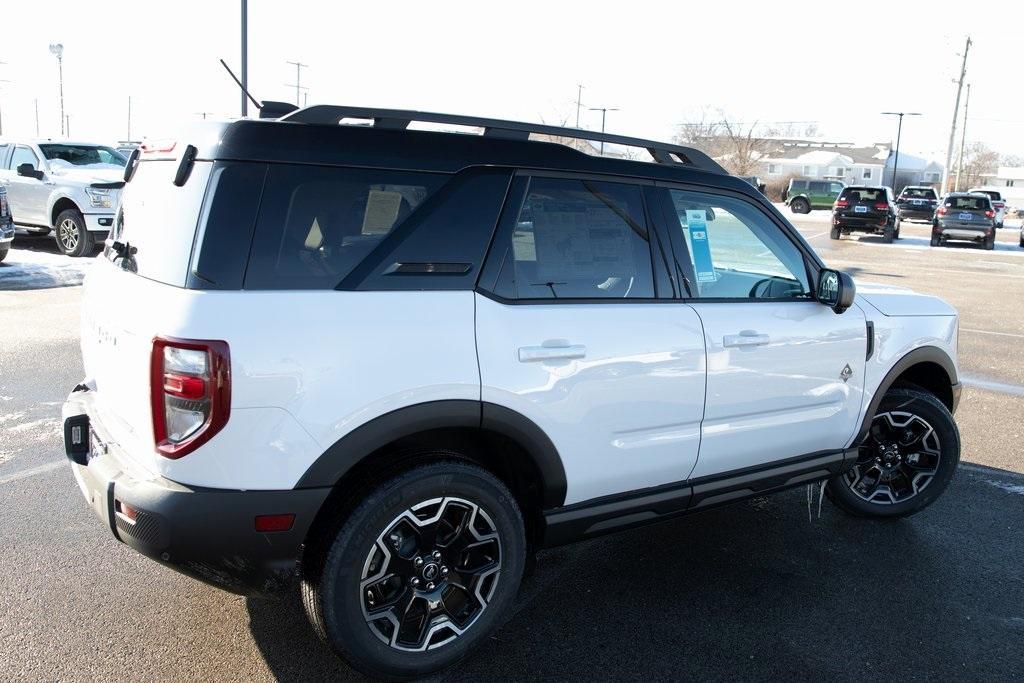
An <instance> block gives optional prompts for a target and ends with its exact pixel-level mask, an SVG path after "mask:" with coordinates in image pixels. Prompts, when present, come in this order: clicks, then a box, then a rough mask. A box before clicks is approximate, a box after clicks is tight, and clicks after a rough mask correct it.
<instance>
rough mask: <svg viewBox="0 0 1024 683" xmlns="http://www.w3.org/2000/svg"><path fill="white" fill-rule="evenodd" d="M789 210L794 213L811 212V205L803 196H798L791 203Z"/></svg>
mask: <svg viewBox="0 0 1024 683" xmlns="http://www.w3.org/2000/svg"><path fill="white" fill-rule="evenodd" d="M789 210H790V211H792V212H793V213H810V212H811V205H810V204H809V203H808V202H807V200H806V199H804V198H803V197H797V198H796V199H794V200H793V201H791V202H790V203H789Z"/></svg>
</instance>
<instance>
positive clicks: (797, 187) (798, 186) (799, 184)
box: [791, 180, 807, 192]
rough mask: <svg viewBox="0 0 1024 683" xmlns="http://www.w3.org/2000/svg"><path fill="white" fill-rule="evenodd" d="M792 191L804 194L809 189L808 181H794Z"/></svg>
mask: <svg viewBox="0 0 1024 683" xmlns="http://www.w3.org/2000/svg"><path fill="white" fill-rule="evenodd" d="M791 189H792V191H793V192H803V191H804V190H806V189H807V181H806V180H794V181H793V185H792V188H791Z"/></svg>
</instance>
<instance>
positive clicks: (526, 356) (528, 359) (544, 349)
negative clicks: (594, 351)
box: [519, 344, 587, 363]
mask: <svg viewBox="0 0 1024 683" xmlns="http://www.w3.org/2000/svg"><path fill="white" fill-rule="evenodd" d="M586 355H587V347H586V346H583V345H580V344H576V345H574V346H521V347H519V362H520V363H535V362H538V361H545V360H572V359H574V358H583V357H584V356H586Z"/></svg>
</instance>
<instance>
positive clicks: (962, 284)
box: [0, 214, 1024, 681]
mask: <svg viewBox="0 0 1024 683" xmlns="http://www.w3.org/2000/svg"><path fill="white" fill-rule="evenodd" d="M798 225H799V227H800V228H801V230H802V231H803V232H804V234H805V235H806V236H807V237H809V238H810V240H811V242H812V244H813V245H814V246H815V248H816V249H818V250H819V252H820V253H821V254H822V256H823V257H824V259H825V260H826V262H828V263H830V264H831V265H834V266H836V267H841V268H845V269H847V270H850V271H852V272H853V273H854V274H855V276H856V277H857V278H858V279H859V280H864V281H868V280H872V281H878V282H890V283H896V284H900V285H906V286H909V287H912V288H914V289H917V290H919V291H925V292H933V293H936V294H939V295H941V296H943V297H945V298H946V299H947V300H949V301H950V302H952V303H953V304H954V305H956V306H957V307H958V308H959V309H960V311H961V314H962V316H963V322H962V329H961V338H960V343H961V364H962V368H963V371H964V373H966V375H967V376H968V378H969V381H970V382H972V383H969V384H968V386H967V388H966V390H965V393H964V398H963V402H962V404H961V409H960V411H959V412H958V415H957V419H958V422H959V424H960V427H961V430H962V433H963V439H964V460H965V463H966V464H965V465H964V467H963V468H962V469H961V472H960V474H959V475H958V477H957V478H956V480H955V481H954V483H953V485H952V487H951V489H950V490H949V492H948V493H947V494H946V495H945V496H944V497H943V498H942V499H941V500H940V501H939V502H938V503H936V504H935V505H934V506H932V507H931V508H929V509H928V510H927V511H925V512H924V513H922V514H920V515H918V516H916V517H914V518H912V519H909V520H904V521H901V522H896V523H886V524H880V523H870V522H864V521H858V520H853V519H850V518H847V517H845V516H844V515H842V514H840V513H838V512H837V511H836V510H835V509H833V508H832V507H831V506H830V505H829V504H828V503H827V502H826V503H825V506H824V507H823V509H822V515H821V517H820V518H818V517H817V511H816V510H815V514H814V518H813V519H812V520H809V519H808V510H807V505H806V502H805V496H804V492H803V491H792V492H789V493H786V494H782V495H779V496H775V497H772V498H766V499H758V500H755V501H751V502H749V503H746V504H743V505H739V506H734V507H732V508H727V509H722V510H716V511H713V512H708V513H705V514H703V515H698V516H694V517H691V518H688V519H685V520H682V521H679V522H673V523H669V524H664V525H661V526H657V527H653V528H649V529H645V530H641V531H636V532H629V533H625V534H619V535H617V536H612V537H607V538H603V539H599V540H596V541H592V542H589V543H584V544H579V545H575V546H570V547H567V548H562V549H559V550H556V551H550V552H547V553H544V554H542V556H541V557H540V559H539V562H538V568H537V572H536V573H535V574H534V575H533V576H532V577H531V578H530V579H529V580H528V581H527V582H526V584H525V585H524V587H523V590H522V594H521V600H520V607H519V611H518V612H517V613H516V614H515V615H514V616H513V617H512V619H511V620H510V621H509V623H508V624H507V625H506V626H505V627H504V628H503V629H501V630H500V631H499V632H498V634H497V635H496V637H495V638H494V639H492V640H491V641H490V642H489V643H488V644H487V645H486V646H485V647H484V648H483V649H482V650H481V651H480V652H478V653H477V654H476V655H475V656H474V657H473V658H472V659H470V660H468V661H466V662H464V663H463V664H462V665H461V666H460V667H458V668H457V669H455V670H454V671H451V672H449V673H448V674H447V675H446V676H445V678H449V679H452V680H466V681H470V680H480V679H486V678H490V679H502V680H504V679H541V678H559V679H600V680H609V679H635V678H637V676H638V675H639V674H642V675H643V676H644V677H645V678H650V679H691V680H697V679H700V680H736V679H744V680H768V679H778V678H782V677H786V678H790V679H816V680H821V679H825V678H828V679H832V680H855V679H858V680H860V679H864V678H868V677H870V678H874V679H886V680H892V679H913V680H924V679H951V678H957V679H964V680H979V681H980V680H986V681H990V680H1009V679H1019V677H1020V676H1021V673H1020V672H1021V671H1022V669H1024V569H1022V567H1024V538H1022V536H1021V529H1024V475H1022V474H1020V473H1022V472H1024V445H1022V444H1024V439H1022V436H1024V427H1022V425H1024V344H1022V342H1024V307H1022V306H1021V305H1020V303H1019V302H1020V297H1019V296H1018V295H1017V292H1019V291H1020V289H1021V286H1022V284H1024V282H1022V280H1024V250H1020V249H1018V248H1017V247H1016V246H1015V244H1016V239H1017V232H1016V231H1015V230H1004V231H1003V232H1002V234H1001V235H1000V248H999V249H998V250H996V251H995V252H985V251H981V250H971V249H961V248H955V249H929V248H928V247H927V242H926V238H927V229H926V228H925V227H923V226H921V227H917V226H906V227H905V228H904V235H905V236H906V237H905V239H904V240H901V241H900V243H898V244H896V245H892V246H890V245H879V244H876V243H875V242H876V240H874V239H873V238H862V239H860V240H856V239H844V240H842V241H841V242H838V243H836V242H832V241H831V240H829V239H828V234H827V232H825V230H827V225H826V224H825V223H824V221H823V220H822V218H821V216H820V215H818V214H812V215H811V216H810V217H806V218H805V217H801V220H799V221H798ZM33 246H34V247H35V251H36V252H38V253H43V254H46V252H47V247H46V245H45V244H38V243H33ZM16 247H17V248H16V249H15V251H14V252H12V254H11V256H17V257H19V258H23V259H26V260H30V261H33V262H38V261H40V260H44V258H43V257H40V256H39V255H38V253H35V252H34V253H31V254H30V253H28V252H24V253H19V252H21V251H22V249H23V245H22V244H21V243H20V242H19V243H18V244H17V245H16ZM60 258H61V257H57V256H54V257H53V262H54V263H60ZM12 262H18V261H17V260H14V261H12ZM59 267H60V269H61V270H65V269H66V266H59ZM71 267H72V268H78V266H77V265H74V264H72V266H71ZM58 280H59V279H58ZM12 281H13V279H11V278H8V279H6V280H5V272H4V270H3V269H2V268H0V349H3V353H2V354H0V520H2V523H0V576H2V577H3V581H2V582H0V652H2V653H3V656H2V657H0V680H56V679H60V680H111V679H119V680H155V679H164V680H166V679H183V678H189V679H204V680H207V679H216V680H270V679H274V678H277V679H282V680H327V679H335V680H337V679H348V678H352V677H353V676H352V673H351V672H350V671H349V670H348V669H347V668H346V667H345V666H344V665H343V664H341V663H339V662H338V661H337V660H336V659H335V658H334V657H333V656H332V655H331V654H330V652H328V651H327V650H326V649H325V648H324V647H323V646H321V645H320V644H319V643H318V641H317V640H316V639H315V637H314V635H313V634H312V632H311V631H310V629H309V628H308V626H307V625H306V623H305V620H304V617H303V615H302V612H301V610H300V609H299V608H298V606H297V604H296V603H295V602H294V601H291V602H287V601H286V602H262V601H255V600H245V599H242V598H238V597H234V596H230V595H227V594H224V593H221V592H219V591H217V590H214V589H212V588H207V587H205V586H203V585H200V584H197V583H195V582H194V581H191V580H189V579H186V578H184V577H181V576H178V575H177V574H175V573H173V572H171V571H169V570H166V569H164V568H162V567H159V566H158V565H156V564H154V563H152V562H150V561H148V560H146V559H144V558H141V557H139V556H137V555H135V554H133V553H132V552H130V551H129V550H127V549H126V548H124V547H123V546H120V545H119V544H117V543H116V542H115V541H113V540H112V539H111V538H110V537H109V535H108V534H107V533H106V532H104V530H103V529H102V528H101V526H100V525H99V524H98V523H97V521H96V520H95V519H94V517H93V516H92V513H91V512H90V511H89V510H88V509H87V508H86V506H85V503H84V502H83V501H82V500H81V497H80V495H79V492H78V490H77V487H76V486H75V484H74V480H73V479H72V477H71V475H70V473H69V471H68V469H67V467H66V465H64V463H63V461H62V458H63V456H62V449H61V444H60V438H59V433H58V424H59V422H58V415H59V404H60V402H61V401H62V400H63V398H64V396H65V395H66V393H67V391H68V389H69V388H70V387H71V386H72V385H73V384H74V383H75V382H76V381H77V380H78V379H80V377H81V374H82V370H81V365H80V360H79V357H78V351H77V327H78V303H79V298H80V289H79V288H78V287H74V286H70V287H67V286H64V287H59V286H58V287H54V288H48V289H19V291H9V288H6V287H5V285H6V284H7V283H9V282H12ZM52 284H55V285H60V284H65V283H63V282H59V281H57V280H55V281H54V282H53V283H52ZM32 286H33V287H36V286H50V285H44V284H39V283H36V284H33V285H32Z"/></svg>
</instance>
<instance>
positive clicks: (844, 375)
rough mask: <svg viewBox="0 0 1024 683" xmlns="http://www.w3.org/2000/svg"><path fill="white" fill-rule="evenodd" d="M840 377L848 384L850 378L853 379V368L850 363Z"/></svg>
mask: <svg viewBox="0 0 1024 683" xmlns="http://www.w3.org/2000/svg"><path fill="white" fill-rule="evenodd" d="M839 376H840V377H841V378H842V380H843V381H844V382H848V381H849V380H850V378H851V377H853V368H851V367H850V364H849V363H847V364H846V366H845V367H844V368H843V371H842V372H840V373H839Z"/></svg>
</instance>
